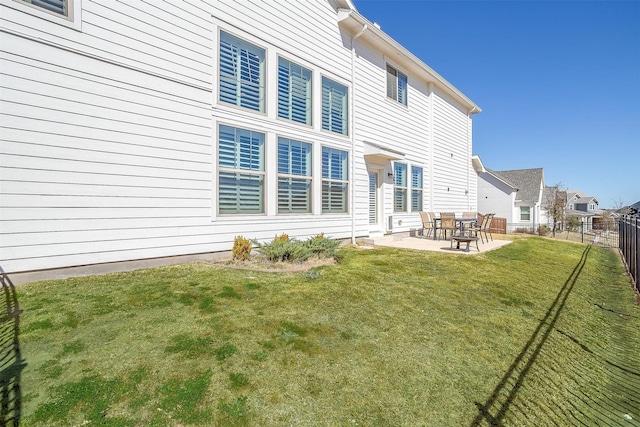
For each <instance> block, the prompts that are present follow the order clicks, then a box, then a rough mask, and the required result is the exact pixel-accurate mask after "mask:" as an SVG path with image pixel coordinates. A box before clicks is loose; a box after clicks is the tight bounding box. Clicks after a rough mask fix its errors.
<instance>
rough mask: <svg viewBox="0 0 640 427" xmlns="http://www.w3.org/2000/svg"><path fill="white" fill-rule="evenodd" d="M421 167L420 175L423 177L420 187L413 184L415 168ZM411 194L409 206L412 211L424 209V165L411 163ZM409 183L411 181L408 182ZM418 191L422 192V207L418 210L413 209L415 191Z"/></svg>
mask: <svg viewBox="0 0 640 427" xmlns="http://www.w3.org/2000/svg"><path fill="white" fill-rule="evenodd" d="M414 168H416V169H420V177H421V178H422V179H421V181H420V186H419V187H414V186H413V169H414ZM410 175H411V183H410V186H411V194H410V196H409V202H408V205H409V206H408V207H409V209H410V210H411V212H420V210H424V168H423V167H422V166H417V165H411V174H410ZM408 184H409V183H408ZM414 191H417V192H419V193H420V209H419V210H417V211H414V210H413V192H414Z"/></svg>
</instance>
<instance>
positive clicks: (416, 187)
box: [411, 166, 422, 212]
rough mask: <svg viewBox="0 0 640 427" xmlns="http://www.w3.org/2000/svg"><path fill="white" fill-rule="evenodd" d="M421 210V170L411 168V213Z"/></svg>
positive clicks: (414, 167)
mask: <svg viewBox="0 0 640 427" xmlns="http://www.w3.org/2000/svg"><path fill="white" fill-rule="evenodd" d="M421 210H422V168H420V167H417V166H411V211H412V212H420V211H421Z"/></svg>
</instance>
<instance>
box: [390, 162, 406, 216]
mask: <svg viewBox="0 0 640 427" xmlns="http://www.w3.org/2000/svg"><path fill="white" fill-rule="evenodd" d="M393 211H394V212H406V211H407V165H405V164H404V163H397V162H396V163H394V164H393Z"/></svg>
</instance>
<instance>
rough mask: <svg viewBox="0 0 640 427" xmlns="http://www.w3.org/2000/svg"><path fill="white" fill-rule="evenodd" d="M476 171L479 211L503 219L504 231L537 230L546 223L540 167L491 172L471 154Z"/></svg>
mask: <svg viewBox="0 0 640 427" xmlns="http://www.w3.org/2000/svg"><path fill="white" fill-rule="evenodd" d="M473 165H474V168H475V170H476V173H477V174H478V211H479V212H480V213H495V214H496V217H500V218H505V219H506V222H507V231H508V232H511V231H515V230H517V229H523V228H524V229H527V230H536V229H537V227H538V226H539V225H540V224H546V223H547V218H546V215H543V209H542V201H543V190H544V188H545V185H544V173H543V170H542V168H535V169H517V170H505V171H494V170H491V169H489V168H486V167H485V166H484V165H483V164H482V161H481V160H480V158H479V157H478V156H473Z"/></svg>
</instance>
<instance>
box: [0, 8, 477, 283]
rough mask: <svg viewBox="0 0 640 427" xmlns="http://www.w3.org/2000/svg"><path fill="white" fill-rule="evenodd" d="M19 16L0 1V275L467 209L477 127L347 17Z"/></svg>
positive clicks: (400, 223) (206, 13)
mask: <svg viewBox="0 0 640 427" xmlns="http://www.w3.org/2000/svg"><path fill="white" fill-rule="evenodd" d="M32 3H33V4H30V3H28V2H27V1H22V0H0V11H1V12H2V13H1V15H0V16H1V18H0V37H1V38H2V43H1V45H0V46H1V47H0V51H1V53H0V55H1V56H0V60H1V61H2V63H1V64H2V65H1V67H0V70H1V73H2V89H1V91H2V92H1V96H0V98H1V100H2V109H1V111H0V112H1V113H2V120H1V124H0V126H1V135H0V136H1V139H2V146H1V148H0V152H1V158H0V168H1V169H0V193H1V196H2V199H1V201H0V236H1V242H0V267H2V269H3V270H4V271H5V272H7V273H22V272H34V271H42V270H49V269H61V268H66V267H74V266H83V265H111V266H113V269H118V267H117V265H118V264H113V263H121V262H127V261H129V262H130V261H133V260H156V261H157V263H167V262H171V261H172V260H175V258H174V257H179V256H199V255H203V256H209V254H211V253H216V252H221V251H228V250H230V249H231V247H232V244H233V240H234V238H235V237H236V236H238V235H242V236H244V237H247V238H257V239H259V240H269V239H271V238H273V237H274V236H275V235H276V234H280V233H288V234H289V235H290V236H292V237H297V238H307V237H309V236H313V235H315V234H318V233H322V232H324V233H325V235H327V236H330V237H332V238H338V239H345V240H346V239H349V240H352V241H355V240H356V239H358V238H362V237H367V236H369V235H371V234H375V233H388V232H408V231H410V230H411V229H414V228H417V227H418V226H419V215H418V213H417V211H420V210H445V209H446V210H456V211H465V210H475V208H476V206H475V203H476V198H475V188H476V182H475V179H476V176H475V173H473V170H472V169H471V161H470V156H471V146H472V137H471V117H472V114H475V113H477V112H479V111H480V110H479V108H478V107H477V106H476V105H475V104H473V102H471V101H470V100H469V99H468V98H466V97H465V96H464V95H462V94H461V93H460V92H459V91H457V89H455V88H454V87H453V86H452V85H451V84H449V83H448V82H446V80H444V79H443V78H442V77H441V76H439V75H437V73H435V72H434V71H433V70H431V69H430V68H428V67H427V66H426V65H425V64H423V63H422V62H421V61H419V60H418V59H417V58H415V57H414V56H413V55H412V54H411V53H410V52H408V51H406V49H404V48H402V46H400V45H398V44H397V42H395V41H393V40H392V39H391V38H389V37H388V36H387V35H386V34H384V33H383V32H382V31H381V30H380V29H378V28H377V27H376V26H374V25H373V24H371V23H370V22H368V21H367V20H366V18H364V17H362V16H361V15H359V13H358V12H357V11H356V10H355V8H354V7H353V5H352V4H351V2H350V1H348V0H336V1H330V0H329V1H328V0H316V1H309V2H295V6H293V7H292V5H291V4H284V3H277V2H249V1H246V2H236V1H232V0H228V1H216V2H210V3H204V2H203V3H198V4H192V3H189V2H148V3H145V2H127V3H122V2H113V1H110V0H96V1H87V0H61V1H60V2H58V3H57V4H55V5H53V4H50V3H44V2H39V1H37V0H33V1H32ZM390 58H393V60H391V59H390ZM42 277H47V276H46V274H45V275H44V276H42Z"/></svg>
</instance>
